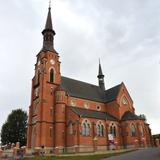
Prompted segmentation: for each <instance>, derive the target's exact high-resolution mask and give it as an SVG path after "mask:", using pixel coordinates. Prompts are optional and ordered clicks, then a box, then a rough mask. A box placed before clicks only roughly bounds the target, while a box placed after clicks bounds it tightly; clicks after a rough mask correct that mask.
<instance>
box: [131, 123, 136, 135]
mask: <svg viewBox="0 0 160 160" xmlns="http://www.w3.org/2000/svg"><path fill="white" fill-rule="evenodd" d="M131 136H132V137H135V136H136V126H135V125H134V124H131Z"/></svg>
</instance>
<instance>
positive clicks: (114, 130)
mask: <svg viewBox="0 0 160 160" xmlns="http://www.w3.org/2000/svg"><path fill="white" fill-rule="evenodd" d="M109 132H110V134H112V135H113V136H114V137H116V136H117V130H116V126H115V124H113V123H112V125H111V126H110V129H109Z"/></svg>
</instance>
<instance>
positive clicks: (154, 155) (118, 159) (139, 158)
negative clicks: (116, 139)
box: [103, 148, 160, 160]
mask: <svg viewBox="0 0 160 160" xmlns="http://www.w3.org/2000/svg"><path fill="white" fill-rule="evenodd" d="M103 160H160V148H149V149H141V150H138V151H135V152H130V153H127V154H123V155H120V156H115V157H110V158H105V159H103Z"/></svg>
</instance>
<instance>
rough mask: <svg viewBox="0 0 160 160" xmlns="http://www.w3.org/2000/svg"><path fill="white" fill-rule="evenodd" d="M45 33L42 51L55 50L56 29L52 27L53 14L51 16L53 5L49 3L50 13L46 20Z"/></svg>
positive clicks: (43, 32)
mask: <svg viewBox="0 0 160 160" xmlns="http://www.w3.org/2000/svg"><path fill="white" fill-rule="evenodd" d="M42 34H43V48H42V51H52V52H55V50H54V36H55V34H56V33H55V31H54V30H53V27H52V16H51V5H50V4H49V8H48V15H47V20H46V25H45V29H44V30H43V31H42Z"/></svg>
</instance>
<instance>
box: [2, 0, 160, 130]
mask: <svg viewBox="0 0 160 160" xmlns="http://www.w3.org/2000/svg"><path fill="white" fill-rule="evenodd" d="M52 6H53V7H52V17H53V26H54V29H55V31H56V33H57V34H56V36H55V48H56V50H57V51H58V52H59V55H60V61H61V62H62V63H61V73H62V74H63V75H65V76H68V77H72V78H76V79H79V80H82V81H87V82H90V83H94V84H97V77H96V76H97V73H98V58H101V63H102V69H103V73H104V74H105V81H106V88H110V87H112V86H114V85H116V84H118V83H121V82H122V81H124V82H125V84H126V87H127V88H128V90H129V92H130V94H131V96H132V98H133V100H134V104H135V108H136V112H137V113H138V114H140V113H145V114H146V116H147V118H148V121H149V122H150V123H153V124H151V127H152V126H153V127H152V128H153V132H154V133H158V131H159V132H160V129H156V127H155V126H156V125H158V116H159V115H158V113H159V105H160V100H159V97H158V95H160V90H159V88H160V84H159V81H160V72H159V59H160V56H159V52H160V47H159V44H160V28H159V25H160V16H159V15H160V10H159V8H160V2H159V1H158V0H155V1H154V3H153V2H152V1H150V0H145V1H144V0H141V1H139V0H130V1H128V0H121V1H119V0H112V1H110V0H81V1H73V0H68V1H65V0H59V1H56V2H53V4H52ZM47 9H48V4H47V3H46V2H44V1H43V0H34V1H33V0H28V1H21V0H12V1H9V0H6V1H4V2H2V3H1V5H0V19H1V26H0V50H1V52H0V57H1V58H0V74H1V75H3V76H1V77H0V97H1V101H0V106H1V108H2V110H3V111H4V113H5V114H3V113H1V115H0V117H1V119H0V125H1V124H2V123H3V122H4V121H5V119H6V117H7V115H8V113H9V112H11V110H12V109H14V108H17V107H20V108H21V107H22V108H23V109H25V110H28V106H29V103H30V93H31V79H32V77H33V75H34V64H35V62H36V55H37V53H38V52H39V50H40V49H41V47H42V35H41V31H42V30H43V28H44V25H45V20H46V15H47ZM153 110H154V111H153ZM153 119H154V120H153ZM156 120H157V121H156Z"/></svg>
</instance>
